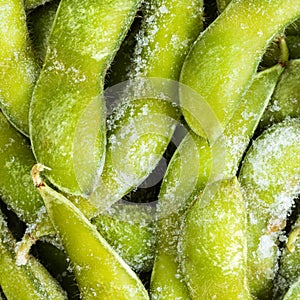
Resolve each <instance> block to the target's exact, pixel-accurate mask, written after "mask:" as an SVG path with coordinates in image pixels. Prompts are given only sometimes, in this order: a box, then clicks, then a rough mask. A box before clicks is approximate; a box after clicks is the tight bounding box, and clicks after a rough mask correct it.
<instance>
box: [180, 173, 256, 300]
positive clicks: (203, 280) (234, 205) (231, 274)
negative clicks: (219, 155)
mask: <svg viewBox="0 0 300 300" xmlns="http://www.w3.org/2000/svg"><path fill="white" fill-rule="evenodd" d="M246 223H247V218H246V207H245V202H244V199H243V197H242V194H241V192H240V188H239V184H238V182H237V179H236V178H233V179H228V180H223V181H217V182H215V183H212V184H211V185H210V186H208V188H207V190H206V193H203V194H202V196H200V197H199V198H198V199H197V200H196V201H195V202H194V203H193V205H192V206H191V207H190V208H189V209H188V211H187V214H186V217H185V220H184V223H183V226H182V231H181V235H180V242H179V255H180V256H179V259H180V261H181V267H182V271H183V274H184V278H185V280H186V282H187V285H188V288H189V292H190V296H191V298H192V299H207V300H208V299H241V300H242V299H243V300H244V299H251V297H250V293H249V289H248V285H247V273H246V271H247V230H246Z"/></svg>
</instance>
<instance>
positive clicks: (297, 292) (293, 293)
mask: <svg viewBox="0 0 300 300" xmlns="http://www.w3.org/2000/svg"><path fill="white" fill-rule="evenodd" d="M299 298H300V280H298V281H297V282H295V283H294V284H293V285H292V286H291V287H290V288H289V290H288V292H287V293H286V294H285V296H284V298H283V300H298V299H299Z"/></svg>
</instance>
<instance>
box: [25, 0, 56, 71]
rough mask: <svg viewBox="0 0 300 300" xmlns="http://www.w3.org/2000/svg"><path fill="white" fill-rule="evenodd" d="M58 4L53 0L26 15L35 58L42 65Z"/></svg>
mask: <svg viewBox="0 0 300 300" xmlns="http://www.w3.org/2000/svg"><path fill="white" fill-rule="evenodd" d="M58 5H59V1H58V0H53V1H51V2H49V3H46V4H45V5H43V6H41V7H38V8H36V9H35V10H33V11H32V12H30V13H29V14H28V17H27V18H28V21H27V22H28V23H29V25H28V26H29V28H30V32H29V34H30V37H31V40H32V46H33V49H34V52H35V54H36V56H37V58H38V59H39V62H40V65H42V64H43V62H44V60H45V56H46V51H47V47H48V41H49V36H50V33H51V28H52V25H53V21H54V19H55V15H56V11H57V7H58Z"/></svg>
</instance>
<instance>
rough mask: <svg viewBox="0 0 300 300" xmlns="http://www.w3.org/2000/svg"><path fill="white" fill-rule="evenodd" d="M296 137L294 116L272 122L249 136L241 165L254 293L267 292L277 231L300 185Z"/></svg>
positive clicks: (299, 128)
mask: <svg viewBox="0 0 300 300" xmlns="http://www.w3.org/2000/svg"><path fill="white" fill-rule="evenodd" d="M299 138H300V122H299V120H298V119H295V120H290V121H286V122H283V123H280V124H277V125H274V126H272V127H271V128H270V129H268V130H267V131H265V132H264V133H263V134H262V135H261V136H260V137H259V138H258V139H256V140H255V142H253V144H252V146H251V148H250V149H249V150H248V152H247V154H246V156H245V159H244V161H243V164H242V167H241V170H240V174H239V181H240V183H241V186H242V191H243V195H244V198H245V200H246V203H247V214H248V217H247V218H248V279H249V284H250V290H251V293H252V294H253V296H254V297H257V298H258V299H269V298H270V295H271V289H272V285H273V279H274V277H275V272H276V271H277V268H278V266H277V259H278V237H279V234H280V232H281V230H282V229H283V228H284V226H285V222H286V218H287V215H288V213H289V211H290V209H291V207H292V205H293V203H294V200H293V199H294V197H295V196H296V195H297V192H298V190H299V181H300V168H299V165H300V145H299V143H298V140H299ZM298 161H299V163H298Z"/></svg>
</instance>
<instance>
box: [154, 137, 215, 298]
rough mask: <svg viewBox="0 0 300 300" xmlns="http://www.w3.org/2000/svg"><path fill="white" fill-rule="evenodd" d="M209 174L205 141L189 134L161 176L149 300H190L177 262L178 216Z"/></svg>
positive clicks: (209, 156) (207, 148)
mask: <svg viewBox="0 0 300 300" xmlns="http://www.w3.org/2000/svg"><path fill="white" fill-rule="evenodd" d="M210 170H211V151H210V147H209V145H208V143H207V141H206V140H205V139H203V138H201V137H198V136H196V135H195V134H193V133H191V134H188V135H187V136H186V137H185V138H184V140H183V141H182V142H181V143H180V145H179V147H178V149H177V150H176V152H175V154H174V155H173V157H172V159H171V161H170V163H169V167H168V169H167V172H166V174H165V177H164V180H163V183H162V186H161V190H160V194H159V202H158V212H157V223H156V231H157V240H156V256H155V261H154V267H153V271H152V276H151V286H150V291H151V294H150V295H151V299H166V300H167V299H190V298H189V292H188V290H187V286H186V284H185V282H184V280H183V277H182V275H181V271H180V268H179V265H178V260H177V243H178V239H179V236H180V234H181V233H180V225H181V219H182V215H183V213H184V212H185V210H186V209H187V207H188V206H189V205H190V203H191V201H192V200H193V199H194V198H195V196H196V194H197V192H198V191H199V190H202V189H204V187H205V184H206V182H207V181H208V177H209V174H210Z"/></svg>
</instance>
